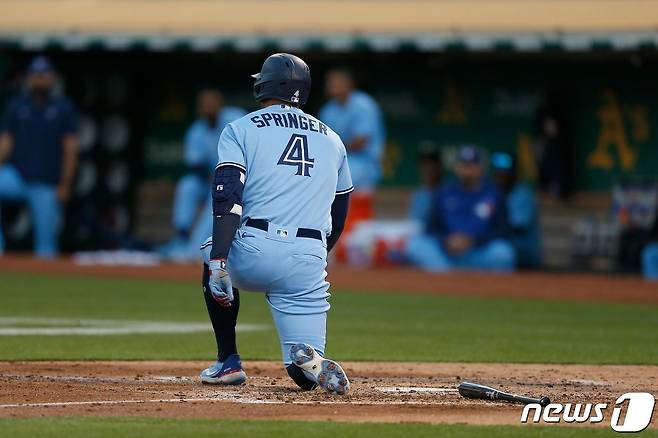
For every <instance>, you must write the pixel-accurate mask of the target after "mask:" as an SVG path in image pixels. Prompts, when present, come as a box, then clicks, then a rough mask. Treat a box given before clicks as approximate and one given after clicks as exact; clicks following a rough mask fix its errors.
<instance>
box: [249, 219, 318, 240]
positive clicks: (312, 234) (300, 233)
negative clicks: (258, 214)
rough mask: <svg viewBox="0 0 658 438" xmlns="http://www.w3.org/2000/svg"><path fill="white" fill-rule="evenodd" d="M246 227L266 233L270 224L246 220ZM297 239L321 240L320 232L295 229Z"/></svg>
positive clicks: (309, 229) (308, 229)
mask: <svg viewBox="0 0 658 438" xmlns="http://www.w3.org/2000/svg"><path fill="white" fill-rule="evenodd" d="M245 225H246V226H248V227H252V228H258V229H259V230H263V231H268V230H269V228H270V223H269V222H267V221H266V220H265V219H251V218H249V219H247V222H246V223H245ZM297 237H305V238H307V239H316V240H322V231H320V230H314V229H313V228H297Z"/></svg>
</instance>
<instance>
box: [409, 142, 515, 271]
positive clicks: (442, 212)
mask: <svg viewBox="0 0 658 438" xmlns="http://www.w3.org/2000/svg"><path fill="white" fill-rule="evenodd" d="M457 161H458V162H457V165H456V169H455V173H456V179H455V180H454V181H450V182H448V183H446V184H444V185H442V186H441V188H440V189H439V191H438V192H437V194H436V197H435V200H434V203H433V205H432V212H431V214H430V218H429V221H428V222H427V224H426V233H424V234H422V235H418V236H413V237H411V238H410V239H409V241H408V242H407V248H406V253H407V258H408V259H409V260H410V261H411V263H413V264H414V265H416V266H419V267H420V268H422V269H425V270H427V271H431V272H446V271H450V270H454V269H464V270H491V271H499V272H507V271H512V270H513V269H514V266H515V257H514V249H513V248H512V245H511V244H510V243H509V242H508V241H507V240H505V237H506V235H507V211H506V208H505V201H504V199H503V197H502V195H501V193H500V191H499V190H498V189H497V188H496V187H495V186H494V185H493V184H492V183H491V182H490V181H489V180H488V179H487V178H486V176H485V170H484V165H483V162H482V153H481V152H480V151H479V150H478V149H477V148H475V147H473V146H465V147H463V148H461V149H460V150H459V152H458V157H457Z"/></svg>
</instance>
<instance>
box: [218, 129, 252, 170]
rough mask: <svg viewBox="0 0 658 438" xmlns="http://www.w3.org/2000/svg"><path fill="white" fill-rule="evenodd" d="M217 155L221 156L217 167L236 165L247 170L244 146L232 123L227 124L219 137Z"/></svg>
mask: <svg viewBox="0 0 658 438" xmlns="http://www.w3.org/2000/svg"><path fill="white" fill-rule="evenodd" d="M217 155H218V157H219V162H218V163H217V168H219V167H223V166H234V167H237V168H239V169H240V170H242V171H243V172H246V171H247V162H246V159H245V151H244V147H243V146H242V145H241V144H240V141H239V140H238V138H237V136H236V132H235V127H234V126H233V124H232V123H229V124H228V125H226V127H225V128H224V130H223V131H222V135H221V136H220V137H219V144H218V145H217Z"/></svg>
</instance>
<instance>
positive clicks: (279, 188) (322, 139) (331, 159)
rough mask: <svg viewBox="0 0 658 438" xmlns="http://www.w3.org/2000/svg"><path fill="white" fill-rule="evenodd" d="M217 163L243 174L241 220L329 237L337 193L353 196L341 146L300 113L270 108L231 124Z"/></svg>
mask: <svg viewBox="0 0 658 438" xmlns="http://www.w3.org/2000/svg"><path fill="white" fill-rule="evenodd" d="M218 154H219V164H218V166H222V165H235V166H238V167H240V168H241V169H242V170H244V171H245V183H244V184H245V185H244V191H243V194H242V220H243V222H244V221H245V220H246V219H247V218H252V219H266V220H268V221H269V222H272V223H277V224H285V225H288V226H292V227H304V228H312V229H317V230H321V231H323V232H324V233H325V235H329V234H330V233H331V204H332V203H333V201H334V197H335V195H336V194H341V193H347V192H350V191H352V178H351V176H350V170H349V167H348V164H347V157H346V151H345V146H344V145H343V142H342V141H341V139H340V137H339V136H338V135H337V134H336V133H335V132H334V131H332V130H331V128H329V127H328V126H327V125H326V124H324V123H323V122H321V121H319V120H318V119H316V118H315V117H313V116H310V115H308V114H305V113H304V112H303V111H302V110H301V109H299V108H295V107H291V106H288V105H272V106H269V107H267V108H263V109H261V110H258V111H255V112H252V113H250V114H248V115H246V116H245V117H242V118H241V119H238V120H236V121H235V122H232V123H229V124H228V125H227V126H226V128H225V129H224V131H223V132H222V135H221V137H220V140H219V145H218Z"/></svg>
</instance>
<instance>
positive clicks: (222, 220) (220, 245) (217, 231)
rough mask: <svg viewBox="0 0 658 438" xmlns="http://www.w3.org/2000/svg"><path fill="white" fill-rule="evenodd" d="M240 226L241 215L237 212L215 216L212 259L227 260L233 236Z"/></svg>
mask: <svg viewBox="0 0 658 438" xmlns="http://www.w3.org/2000/svg"><path fill="white" fill-rule="evenodd" d="M239 227H240V216H238V215H237V214H232V213H229V214H225V215H223V216H214V218H213V224H212V249H211V250H210V260H211V261H212V260H225V259H227V258H228V253H229V251H230V250H231V244H232V243H233V237H235V232H236V231H237V230H238V228H239Z"/></svg>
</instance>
